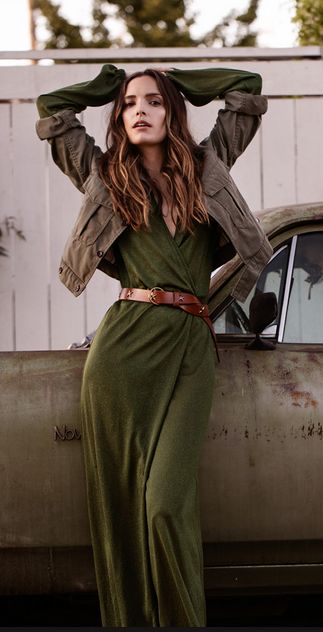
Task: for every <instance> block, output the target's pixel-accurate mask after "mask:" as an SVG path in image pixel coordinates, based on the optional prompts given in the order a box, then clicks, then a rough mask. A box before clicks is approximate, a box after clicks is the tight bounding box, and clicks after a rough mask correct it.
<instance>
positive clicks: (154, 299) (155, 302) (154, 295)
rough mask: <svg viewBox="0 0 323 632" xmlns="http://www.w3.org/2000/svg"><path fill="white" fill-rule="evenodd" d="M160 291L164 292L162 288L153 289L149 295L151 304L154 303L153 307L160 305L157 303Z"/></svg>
mask: <svg viewBox="0 0 323 632" xmlns="http://www.w3.org/2000/svg"><path fill="white" fill-rule="evenodd" d="M157 291H160V292H164V290H163V288H162V287H158V286H156V287H152V288H151V290H150V293H149V301H150V303H152V304H153V305H159V303H157V301H156V292H157Z"/></svg>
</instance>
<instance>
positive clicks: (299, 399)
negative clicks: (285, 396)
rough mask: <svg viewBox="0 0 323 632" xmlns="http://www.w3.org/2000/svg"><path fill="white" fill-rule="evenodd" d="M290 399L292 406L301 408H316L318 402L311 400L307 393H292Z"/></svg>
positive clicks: (311, 397) (311, 396)
mask: <svg viewBox="0 0 323 632" xmlns="http://www.w3.org/2000/svg"><path fill="white" fill-rule="evenodd" d="M291 397H292V400H293V402H292V403H293V406H303V407H304V408H309V407H310V406H311V407H312V408H317V406H318V401H317V400H316V399H314V398H313V395H312V394H311V393H310V392H309V391H292V392H291Z"/></svg>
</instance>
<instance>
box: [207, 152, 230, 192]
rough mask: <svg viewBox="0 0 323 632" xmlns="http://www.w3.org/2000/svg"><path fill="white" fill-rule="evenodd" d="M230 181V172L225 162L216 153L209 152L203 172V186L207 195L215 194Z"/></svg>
mask: <svg viewBox="0 0 323 632" xmlns="http://www.w3.org/2000/svg"><path fill="white" fill-rule="evenodd" d="M229 181H230V174H229V172H228V171H227V168H226V166H225V165H224V163H223V162H222V161H221V160H220V159H219V158H218V156H216V155H215V154H214V151H212V152H207V153H206V156H205V161H204V167H203V173H202V187H203V191H204V193H206V195H214V194H215V193H217V192H218V191H220V189H223V187H225V186H226V185H227V184H228V182H229Z"/></svg>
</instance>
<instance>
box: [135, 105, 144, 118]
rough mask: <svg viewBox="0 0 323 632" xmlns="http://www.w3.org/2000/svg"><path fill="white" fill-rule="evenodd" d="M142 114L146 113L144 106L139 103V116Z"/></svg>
mask: <svg viewBox="0 0 323 632" xmlns="http://www.w3.org/2000/svg"><path fill="white" fill-rule="evenodd" d="M141 114H145V112H144V107H143V105H138V106H137V116H140V115H141Z"/></svg>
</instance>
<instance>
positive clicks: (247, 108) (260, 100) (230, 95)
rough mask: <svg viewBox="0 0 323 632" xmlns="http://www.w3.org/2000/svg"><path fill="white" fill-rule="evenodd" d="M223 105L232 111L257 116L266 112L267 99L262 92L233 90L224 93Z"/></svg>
mask: <svg viewBox="0 0 323 632" xmlns="http://www.w3.org/2000/svg"><path fill="white" fill-rule="evenodd" d="M225 107H226V109H227V110H232V111H233V112H241V114H250V115H255V116H259V115H261V114H265V112H267V107H268V99H267V97H265V96H264V95H263V94H261V95H258V94H248V93H247V92H239V91H238V90H233V91H232V92H227V93H226V95H225Z"/></svg>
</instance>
